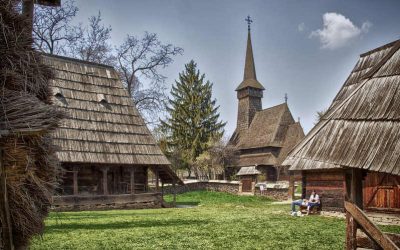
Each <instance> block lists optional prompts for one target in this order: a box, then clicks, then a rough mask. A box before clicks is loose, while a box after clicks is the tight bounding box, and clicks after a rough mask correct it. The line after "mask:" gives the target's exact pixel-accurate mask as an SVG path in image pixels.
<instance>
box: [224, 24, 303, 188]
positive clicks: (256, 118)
mask: <svg viewBox="0 0 400 250" xmlns="http://www.w3.org/2000/svg"><path fill="white" fill-rule="evenodd" d="M246 21H248V24H249V25H248V36H247V49H246V59H245V67H244V77H243V81H242V82H241V83H240V84H239V86H238V87H237V88H236V93H237V99H238V115H237V124H236V130H235V132H234V134H233V135H232V137H231V139H230V144H231V145H234V146H235V147H236V149H237V150H238V152H239V160H238V163H237V165H236V166H234V168H235V170H236V172H237V171H239V172H238V175H239V176H240V179H241V183H242V185H241V186H242V192H251V190H252V189H253V190H254V183H255V182H256V178H257V177H258V178H259V179H265V180H266V181H267V182H268V181H281V180H288V179H289V173H288V167H283V166H282V162H283V160H284V159H285V157H286V156H287V154H288V153H289V151H290V150H291V149H292V148H293V147H294V146H295V145H296V144H297V143H298V142H299V141H301V139H303V137H304V132H303V128H302V127H301V125H300V123H299V122H296V121H295V120H294V119H293V116H292V113H291V112H290V110H289V107H288V105H287V103H286V101H285V102H284V103H282V104H279V105H276V106H273V107H269V108H266V109H263V108H262V98H263V91H264V90H265V88H264V87H263V85H262V84H261V83H260V82H259V81H258V80H257V76H256V69H255V64H254V56H253V49H252V43H251V34H250V22H251V20H250V19H249V17H248V19H247V20H246ZM250 170H251V171H250ZM260 175H261V176H264V177H263V178H262V177H260Z"/></svg>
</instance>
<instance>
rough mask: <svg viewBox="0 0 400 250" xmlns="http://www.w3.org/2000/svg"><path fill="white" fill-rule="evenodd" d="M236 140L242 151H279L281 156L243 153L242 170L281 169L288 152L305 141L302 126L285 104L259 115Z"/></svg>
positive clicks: (240, 162)
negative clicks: (256, 166)
mask: <svg viewBox="0 0 400 250" xmlns="http://www.w3.org/2000/svg"><path fill="white" fill-rule="evenodd" d="M234 136H236V137H237V138H236V147H237V149H239V150H246V151H248V150H252V149H254V150H256V149H259V148H266V147H271V148H279V152H277V153H276V154H273V153H271V152H261V153H250V154H246V153H242V154H241V155H240V158H239V163H238V165H239V166H250V165H255V164H257V165H280V164H281V163H282V162H283V160H284V159H285V158H286V156H287V154H288V152H289V151H290V150H291V149H292V148H293V147H294V146H295V145H296V144H297V143H298V142H299V141H300V140H301V139H302V138H303V137H304V132H303V129H302V127H301V125H300V123H299V122H295V120H294V119H293V117H292V114H291V112H290V110H289V107H288V105H287V104H286V103H282V104H279V105H277V106H273V107H270V108H267V109H264V110H261V111H258V112H257V113H256V114H255V116H254V118H253V120H252V122H251V124H250V127H249V128H248V129H247V130H245V131H242V132H241V133H239V134H235V135H234Z"/></svg>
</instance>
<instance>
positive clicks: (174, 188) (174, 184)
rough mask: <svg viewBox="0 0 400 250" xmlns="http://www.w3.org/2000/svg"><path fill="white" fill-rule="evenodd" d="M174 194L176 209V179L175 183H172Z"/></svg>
mask: <svg viewBox="0 0 400 250" xmlns="http://www.w3.org/2000/svg"><path fill="white" fill-rule="evenodd" d="M172 192H173V194H174V200H173V203H172V204H173V205H174V207H176V181H175V179H174V181H173V183H172Z"/></svg>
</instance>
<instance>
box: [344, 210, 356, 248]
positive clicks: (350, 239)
mask: <svg viewBox="0 0 400 250" xmlns="http://www.w3.org/2000/svg"><path fill="white" fill-rule="evenodd" d="M346 224H347V226H346V250H356V249H357V222H356V221H355V220H354V218H353V216H351V214H350V213H349V212H346Z"/></svg>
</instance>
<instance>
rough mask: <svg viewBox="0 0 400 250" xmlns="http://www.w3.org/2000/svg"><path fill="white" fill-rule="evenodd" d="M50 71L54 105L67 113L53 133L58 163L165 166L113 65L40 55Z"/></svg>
mask: <svg viewBox="0 0 400 250" xmlns="http://www.w3.org/2000/svg"><path fill="white" fill-rule="evenodd" d="M43 60H44V62H45V63H46V64H47V65H49V66H50V67H52V68H53V69H54V71H55V76H56V77H55V80H53V81H52V83H51V84H52V87H53V94H54V96H53V98H54V103H55V104H57V105H58V106H59V107H60V109H62V110H64V111H66V113H67V114H68V116H69V117H68V118H67V119H64V120H63V122H62V124H61V126H60V128H59V129H57V130H56V131H55V132H54V133H53V138H54V143H55V144H56V145H57V146H59V151H58V152H57V156H58V158H59V160H60V161H61V162H69V163H91V164H118V165H169V164H170V163H169V161H168V160H167V158H166V157H165V156H164V155H163V153H162V152H161V150H160V148H159V147H158V145H157V143H156V141H155V140H154V138H153V137H152V135H151V133H150V131H149V130H148V128H147V127H146V124H145V123H144V121H143V119H142V117H141V116H140V114H139V112H138V111H137V109H136V107H135V106H134V104H133V101H132V99H131V98H130V97H129V95H128V92H127V90H126V89H125V88H124V86H123V84H122V82H121V81H120V80H119V78H118V74H117V72H116V71H115V70H114V68H112V67H108V66H105V65H100V64H95V63H89V62H85V61H80V60H75V59H70V58H64V57H59V56H50V55H43Z"/></svg>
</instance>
